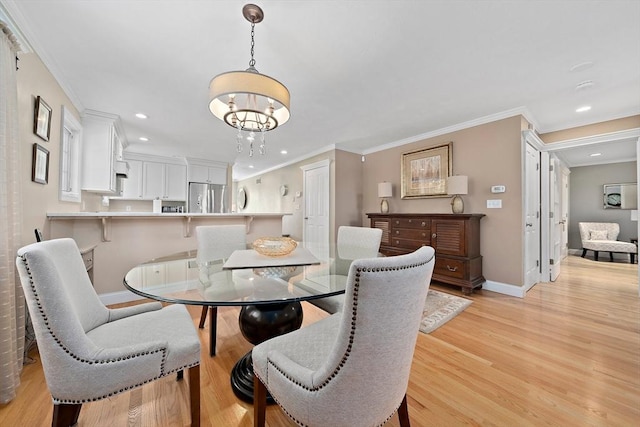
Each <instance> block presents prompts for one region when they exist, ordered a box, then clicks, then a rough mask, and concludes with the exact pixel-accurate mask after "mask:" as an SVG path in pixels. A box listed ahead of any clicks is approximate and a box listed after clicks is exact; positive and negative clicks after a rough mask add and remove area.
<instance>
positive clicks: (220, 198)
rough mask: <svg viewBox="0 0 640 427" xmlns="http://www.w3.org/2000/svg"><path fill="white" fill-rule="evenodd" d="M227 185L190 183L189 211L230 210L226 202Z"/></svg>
mask: <svg viewBox="0 0 640 427" xmlns="http://www.w3.org/2000/svg"><path fill="white" fill-rule="evenodd" d="M226 187H227V186H226V185H222V184H207V183H204V182H190V183H189V212H190V213H225V212H228V209H227V203H226V197H227V194H226Z"/></svg>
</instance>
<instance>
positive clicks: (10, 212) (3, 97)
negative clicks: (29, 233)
mask: <svg viewBox="0 0 640 427" xmlns="http://www.w3.org/2000/svg"><path fill="white" fill-rule="evenodd" d="M19 50H20V48H19V45H18V43H17V41H16V37H15V36H14V35H13V33H12V32H11V30H9V28H8V27H7V26H6V25H5V23H4V22H2V21H0V403H7V402H9V401H11V400H12V399H13V398H14V397H15V395H16V389H17V388H18V386H19V385H20V372H21V371H22V362H23V358H24V333H25V326H24V325H25V301H24V295H23V293H22V287H21V286H20V282H19V280H20V279H19V278H18V276H17V272H16V264H15V262H16V261H15V260H16V251H17V250H18V248H19V245H20V242H21V238H20V233H21V230H22V224H21V218H22V215H21V209H22V200H21V198H20V182H19V166H20V164H21V162H20V151H19V139H18V98H17V96H18V95H17V80H16V55H17V52H18V51H19Z"/></svg>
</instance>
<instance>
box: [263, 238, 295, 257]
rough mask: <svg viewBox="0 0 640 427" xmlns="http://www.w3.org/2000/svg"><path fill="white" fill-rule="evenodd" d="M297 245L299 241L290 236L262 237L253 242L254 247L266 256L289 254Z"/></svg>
mask: <svg viewBox="0 0 640 427" xmlns="http://www.w3.org/2000/svg"><path fill="white" fill-rule="evenodd" d="M296 246H298V243H296V241H295V240H293V239H291V238H289V237H262V238H260V239H257V240H255V241H254V242H253V249H255V250H256V252H258V253H259V254H262V255H266V256H285V255H289V254H290V253H291V252H293V250H294V249H295V248H296Z"/></svg>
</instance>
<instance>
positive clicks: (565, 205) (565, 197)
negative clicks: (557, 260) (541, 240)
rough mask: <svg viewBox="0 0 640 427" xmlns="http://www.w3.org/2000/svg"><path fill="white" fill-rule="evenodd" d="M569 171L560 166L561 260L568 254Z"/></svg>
mask: <svg viewBox="0 0 640 427" xmlns="http://www.w3.org/2000/svg"><path fill="white" fill-rule="evenodd" d="M570 173H571V171H570V170H569V169H568V168H567V167H564V166H563V167H562V173H561V179H562V183H561V188H562V207H561V211H562V247H561V248H560V250H561V260H562V259H565V258H566V257H567V256H569V174H570Z"/></svg>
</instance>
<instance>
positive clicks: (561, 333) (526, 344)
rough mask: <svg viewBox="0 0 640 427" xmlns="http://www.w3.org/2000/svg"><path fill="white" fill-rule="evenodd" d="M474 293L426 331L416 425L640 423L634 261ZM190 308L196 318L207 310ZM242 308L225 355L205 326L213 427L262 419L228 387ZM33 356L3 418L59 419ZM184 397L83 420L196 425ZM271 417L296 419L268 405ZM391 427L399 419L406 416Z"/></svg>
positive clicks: (222, 318) (119, 407) (159, 398)
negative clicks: (516, 293) (519, 292)
mask: <svg viewBox="0 0 640 427" xmlns="http://www.w3.org/2000/svg"><path fill="white" fill-rule="evenodd" d="M434 288H438V289H441V290H444V291H447V292H451V293H457V294H460V292H459V290H456V289H454V288H450V287H439V286H434ZM470 298H471V299H473V304H471V306H470V307H469V308H467V309H466V310H465V311H464V312H463V313H462V314H460V315H459V316H457V317H456V318H455V319H453V320H452V321H450V322H449V323H447V324H446V325H444V326H443V327H441V328H439V329H438V330H436V331H434V332H433V333H431V334H430V335H425V334H419V337H418V342H417V347H416V353H415V357H414V362H413V367H412V373H411V379H410V383H409V390H408V403H409V414H410V418H411V424H412V426H414V427H420V426H456V425H496V426H539V425H554V426H592V425H593V426H631V425H640V299H639V298H638V280H637V265H630V264H625V263H618V262H616V263H610V262H606V261H600V262H595V261H592V260H589V259H582V258H579V257H576V256H570V257H569V258H567V259H566V260H565V261H564V262H563V265H562V275H561V277H560V280H558V281H557V282H555V283H541V284H538V285H536V286H535V287H534V288H533V289H531V290H530V291H529V292H528V294H527V296H526V297H525V298H524V299H520V298H513V297H507V296H504V295H500V294H496V293H493V292H488V291H479V292H474V294H473V295H472V296H471V297H470ZM304 310H305V324H308V323H311V322H314V321H317V320H318V319H320V318H322V317H324V316H325V314H324V313H323V312H321V311H320V310H318V309H316V308H315V307H314V306H311V305H308V304H306V303H305V304H304ZM190 312H191V314H192V317H193V319H194V324H196V325H197V322H198V319H199V315H200V309H199V308H198V307H192V308H191V310H190ZM237 312H238V310H237V309H235V308H221V309H219V320H218V355H217V356H216V357H214V358H210V357H209V356H208V353H207V352H208V337H207V330H206V329H205V330H204V331H201V333H200V335H201V339H202V367H201V387H202V411H201V414H202V425H205V426H250V425H252V424H253V412H252V406H251V405H248V404H246V403H243V402H241V401H239V400H237V399H236V398H235V396H234V394H233V393H232V392H231V389H230V386H229V371H230V369H231V367H232V366H233V363H234V362H235V361H236V360H237V359H238V358H239V357H240V356H241V355H242V354H243V353H244V352H246V351H247V350H249V349H250V344H248V343H247V342H246V341H245V340H244V339H243V338H242V335H241V334H240V332H239V331H238V326H237ZM34 356H35V358H36V360H37V362H36V363H34V364H32V365H28V366H26V367H25V369H24V372H23V374H22V385H21V386H20V389H19V392H18V396H17V398H16V399H15V400H14V401H13V402H11V403H10V404H8V405H3V406H0V425H2V426H46V425H51V411H52V404H51V399H50V395H49V393H48V391H47V388H46V384H45V381H44V377H43V373H42V368H41V365H40V363H39V357H38V355H37V353H36V354H34ZM187 396H188V394H187V384H186V381H181V382H177V381H176V380H175V377H171V378H166V379H163V380H160V381H156V382H154V383H152V384H148V385H146V386H144V387H141V388H138V389H137V390H134V391H132V392H128V393H123V394H121V395H118V396H116V397H114V398H111V399H107V400H103V401H100V402H94V403H89V404H85V405H84V406H83V408H82V412H81V413H80V419H79V425H80V426H125V425H128V426H181V425H189V410H188V398H187ZM267 425H269V426H271V427H275V426H293V425H294V424H293V423H292V422H291V421H289V419H288V418H287V417H286V416H285V415H284V414H283V413H282V411H281V410H280V409H279V408H278V407H277V406H271V407H269V408H268V410H267ZM388 425H390V426H397V425H398V420H397V417H395V416H394V417H393V418H392V419H391V421H390V422H389V423H388ZM328 427H331V426H328Z"/></svg>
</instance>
